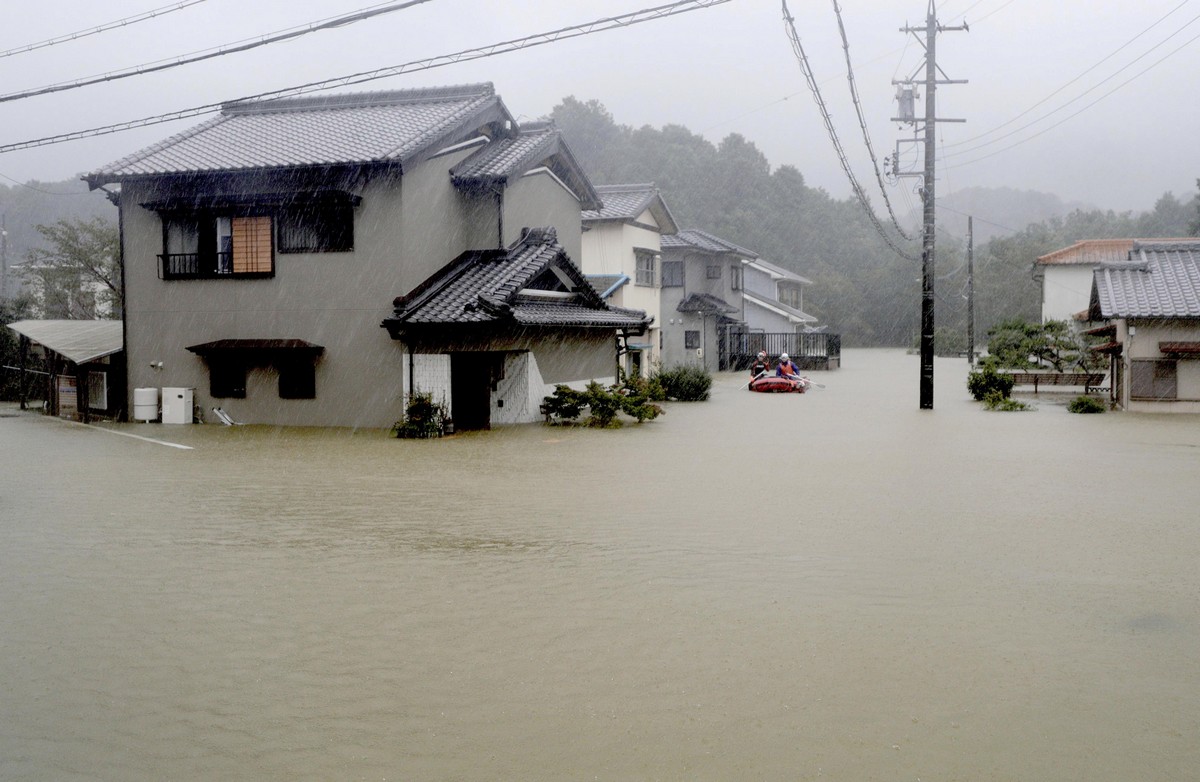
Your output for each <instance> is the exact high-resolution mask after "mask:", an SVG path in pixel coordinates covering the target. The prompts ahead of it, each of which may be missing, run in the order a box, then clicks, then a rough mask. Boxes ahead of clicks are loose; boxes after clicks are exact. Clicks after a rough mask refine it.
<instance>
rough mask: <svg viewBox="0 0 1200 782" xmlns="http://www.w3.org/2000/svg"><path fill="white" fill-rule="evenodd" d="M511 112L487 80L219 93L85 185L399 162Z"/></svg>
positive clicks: (508, 118) (496, 124) (504, 119)
mask: <svg viewBox="0 0 1200 782" xmlns="http://www.w3.org/2000/svg"><path fill="white" fill-rule="evenodd" d="M512 122H513V118H512V115H510V114H509V113H508V109H506V108H505V107H504V104H503V103H502V102H501V101H500V98H499V97H497V95H496V93H495V91H494V89H493V87H492V85H491V84H488V83H485V84H467V85H460V86H456V87H438V88H429V89H414V90H394V91H388V92H366V93H355V94H345V95H328V96H320V97H305V98H282V99H274V100H245V101H234V102H231V103H226V104H224V105H223V106H222V107H221V113H220V115H219V116H217V117H216V118H214V119H211V120H208V121H207V122H204V123H202V124H200V125H197V126H196V127H193V128H191V129H189V130H186V131H184V132H182V133H179V134H176V135H174V136H171V137H170V138H167V139H165V140H163V141H160V142H159V143H157V144H154V145H152V146H150V147H147V148H145V149H143V150H141V151H138V152H135V153H133V154H132V155H129V156H127V157H124V158H121V159H120V160H117V161H115V162H113V163H110V164H108V165H106V166H104V167H102V168H100V169H99V170H97V171H95V172H93V173H90V174H88V175H87V176H86V179H87V181H88V183H89V184H90V185H91V186H92V187H98V186H100V185H102V184H106V183H109V182H116V181H119V180H121V179H125V178H133V177H139V176H157V175H164V174H198V173H216V172H234V171H250V170H260V169H272V168H294V167H305V166H327V165H362V164H391V165H399V166H400V167H401V168H403V167H404V166H406V165H409V164H411V163H412V162H413V161H415V160H418V159H420V157H421V156H422V155H423V154H429V153H430V152H432V151H436V150H437V149H440V148H442V147H444V146H448V145H452V144H456V143H459V142H461V141H465V140H467V139H469V138H472V137H475V136H477V135H478V134H479V132H480V130H481V129H482V128H484V127H485V126H491V127H492V128H494V129H497V130H498V129H499V128H502V127H504V126H506V125H509V124H511V123H512Z"/></svg>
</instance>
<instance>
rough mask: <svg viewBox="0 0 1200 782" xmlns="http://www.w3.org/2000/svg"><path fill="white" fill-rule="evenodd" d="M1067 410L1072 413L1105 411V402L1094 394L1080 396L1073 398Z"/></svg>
mask: <svg viewBox="0 0 1200 782" xmlns="http://www.w3.org/2000/svg"><path fill="white" fill-rule="evenodd" d="M1067 410H1068V411H1070V412H1072V413H1103V412H1104V403H1103V402H1101V401H1100V400H1099V399H1096V398H1095V397H1092V396H1083V395H1082V394H1081V395H1080V396H1077V397H1075V398H1074V399H1072V400H1071V403H1070V404H1069V405H1067Z"/></svg>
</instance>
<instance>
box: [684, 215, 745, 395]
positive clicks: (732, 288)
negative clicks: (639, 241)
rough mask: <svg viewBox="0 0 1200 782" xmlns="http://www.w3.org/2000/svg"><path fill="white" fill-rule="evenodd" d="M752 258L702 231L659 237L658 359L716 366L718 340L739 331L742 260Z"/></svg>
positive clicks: (742, 303)
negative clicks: (660, 239) (660, 350)
mask: <svg viewBox="0 0 1200 782" xmlns="http://www.w3.org/2000/svg"><path fill="white" fill-rule="evenodd" d="M756 258H758V255H757V254H756V253H753V252H751V251H750V250H747V249H745V248H744V247H738V246H737V245H736V244H733V243H732V242H727V241H725V240H724V239H719V238H717V237H716V236H713V235H712V234H710V233H706V232H704V231H699V230H694V229H688V230H685V231H680V232H678V233H677V234H674V235H671V236H664V237H662V304H661V307H662V310H661V313H662V314H661V317H662V318H663V319H664V320H663V321H661V322H660V328H661V330H662V338H661V340H662V361H663V364H664V366H675V365H680V364H684V365H696V366H701V367H704V368H706V369H708V370H709V371H710V372H716V371H718V370H722V369H727V368H728V367H725V366H722V365H721V354H722V351H721V340H727V339H728V336H729V333H730V331H735V332H736V331H739V330H740V331H744V330H745V320H746V319H745V306H746V304H745V299H744V297H743V296H742V287H743V283H742V279H743V265H744V264H743V261H745V260H750V259H756Z"/></svg>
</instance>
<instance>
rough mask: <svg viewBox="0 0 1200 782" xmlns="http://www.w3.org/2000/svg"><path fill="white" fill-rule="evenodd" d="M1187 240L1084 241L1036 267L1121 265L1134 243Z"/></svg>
mask: <svg viewBox="0 0 1200 782" xmlns="http://www.w3.org/2000/svg"><path fill="white" fill-rule="evenodd" d="M1175 241H1187V240H1186V239H1182V240H1180V239H1084V240H1083V241H1082V242H1075V244H1073V245H1071V246H1070V247H1064V248H1062V249H1061V250H1055V251H1054V252H1052V253H1046V254H1045V255H1042V256H1039V257H1038V259H1037V261H1035V262H1034V265H1036V266H1069V265H1076V264H1082V265H1088V266H1099V265H1100V264H1102V263H1120V262H1121V261H1124V260H1125V259H1126V258H1127V257H1128V256H1129V251H1130V250H1132V249H1133V245H1134V242H1175Z"/></svg>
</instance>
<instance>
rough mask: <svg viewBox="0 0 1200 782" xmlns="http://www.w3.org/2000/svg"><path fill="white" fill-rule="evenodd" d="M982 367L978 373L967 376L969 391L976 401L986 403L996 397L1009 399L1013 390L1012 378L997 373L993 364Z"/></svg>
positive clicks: (982, 365)
mask: <svg viewBox="0 0 1200 782" xmlns="http://www.w3.org/2000/svg"><path fill="white" fill-rule="evenodd" d="M981 367H982V368H981V369H980V370H979V371H978V372H972V373H970V374H969V375H967V390H968V391H970V392H971V396H972V397H974V398H975V401H977V402H986V401H987V400H988V399H989V398H992V397H996V396H998V397H999V398H1001V399H1008V397H1009V394H1011V393H1012V389H1013V379H1012V377H1011V376H1009V375H1002V374H1000V373H999V372H997V371H996V367H995V364H994V363H992V362H987V363H984V364H981Z"/></svg>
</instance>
